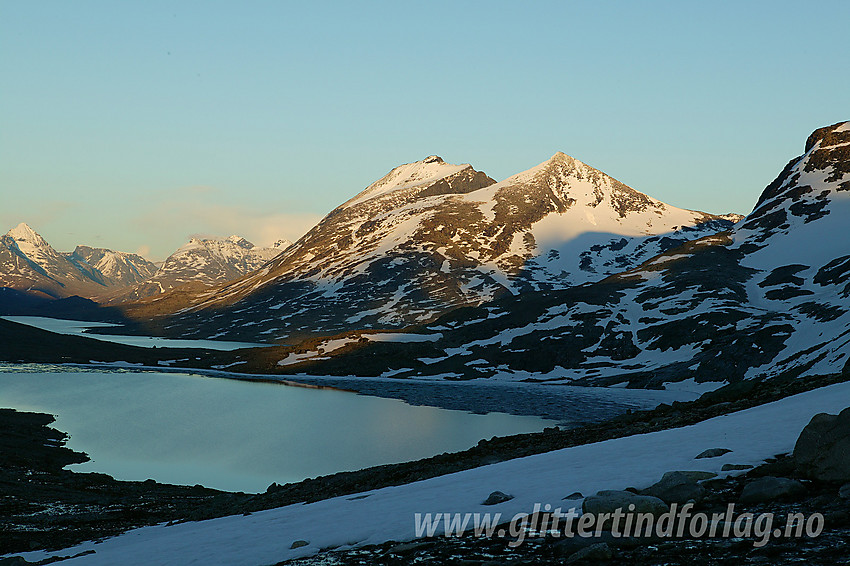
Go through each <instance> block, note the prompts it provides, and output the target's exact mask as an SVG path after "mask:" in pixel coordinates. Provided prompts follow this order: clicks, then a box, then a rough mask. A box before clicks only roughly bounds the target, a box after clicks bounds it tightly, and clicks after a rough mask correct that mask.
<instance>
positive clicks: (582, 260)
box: [173, 152, 732, 339]
mask: <svg viewBox="0 0 850 566" xmlns="http://www.w3.org/2000/svg"><path fill="white" fill-rule="evenodd" d="M731 225H732V223H731V222H729V221H728V220H722V219H719V218H717V217H715V216H712V215H709V214H705V213H701V212H695V211H690V210H683V209H679V208H676V207H672V206H669V205H665V204H664V203H661V202H660V201H657V200H655V199H652V198H651V197H648V196H646V195H644V194H643V193H640V192H638V191H636V190H634V189H631V188H630V187H628V186H626V185H624V184H623V183H620V182H619V181H617V180H616V179H613V178H611V177H609V176H608V175H605V174H604V173H602V172H600V171H598V170H596V169H594V168H592V167H590V166H588V165H586V164H584V163H582V162H580V161H578V160H577V159H574V158H572V157H570V156H568V155H566V154H564V153H562V152H558V153H556V154H555V155H553V156H552V157H551V158H549V159H548V160H546V161H544V162H543V163H541V164H539V165H537V166H535V167H533V168H531V169H529V170H528V171H524V172H522V173H519V174H517V175H514V176H512V177H509V178H508V179H505V180H504V181H502V182H500V183H496V182H495V181H494V180H493V179H491V178H490V177H488V176H487V175H486V174H484V173H483V172H480V171H476V170H475V169H473V168H472V166H470V165H467V164H463V165H452V164H448V163H445V162H444V161H443V160H442V159H441V158H439V157H437V156H430V157H427V158H425V159H423V160H421V161H416V162H413V163H407V164H404V165H400V166H399V167H396V168H394V169H393V170H392V171H390V173H388V174H387V175H385V176H384V177H382V178H381V179H379V180H378V181H376V182H375V183H372V184H371V185H369V187H367V188H366V190H364V191H362V192H361V193H360V194H358V195H357V196H355V197H354V198H353V199H351V200H349V201H348V202H346V203H344V204H343V205H341V206H339V207H338V208H336V209H335V210H333V211H332V212H331V213H330V214H328V215H327V216H326V217H325V218H324V219H322V221H321V222H319V224H317V225H316V226H315V227H314V228H313V229H312V230H310V231H309V232H308V233H307V234H306V235H305V236H304V237H302V238H301V239H300V240H299V241H298V242H296V243H295V244H294V245H293V246H291V247H289V248H288V249H287V250H286V252H285V253H282V254H281V255H280V256H278V257H277V258H275V259H274V260H273V261H271V262H270V263H269V264H268V265H267V266H265V267H264V268H263V269H261V270H258V271H256V272H254V273H251V274H249V275H247V276H245V277H243V278H241V279H239V280H237V281H234V282H232V283H230V284H228V285H227V286H226V287H223V288H216V289H215V290H212V291H203V292H200V293H198V294H197V295H195V296H192V297H191V298H188V299H187V297H186V296H183V297H180V299H179V303H180V304H181V307H180V308H181V309H182V312H183V313H185V314H183V315H181V317H185V318H186V319H187V320H188V319H190V318H191V319H196V320H197V322H196V320H191V321H189V324H190V325H192V326H194V325H196V324H200V325H205V324H206V321H205V320H204V318H205V314H204V311H205V310H206V308H215V309H217V310H218V309H220V308H221V306H220V305H234V303H239V312H240V314H239V315H238V316H236V317H234V318H233V319H232V320H231V319H230V318H228V316H229V315H228V314H227V313H224V314H221V315H220V316H218V317H217V320H216V323H218V322H219V321H220V322H221V323H224V324H226V327H222V328H215V330H214V331H212V332H209V334H216V333H219V332H224V333H227V332H234V333H237V332H251V333H252V335H253V336H254V337H255V338H260V339H262V338H263V337H266V336H269V334H272V333H274V335H275V336H280V337H283V336H287V335H288V334H287V333H288V332H298V331H305V330H307V331H315V332H329V331H339V330H344V329H349V328H351V327H352V326H356V327H360V328H368V327H376V326H378V327H398V326H404V325H407V324H412V323H420V322H423V321H427V320H431V319H433V318H434V317H435V316H437V315H439V314H440V313H442V312H445V311H446V310H449V309H452V308H456V307H459V306H466V305H476V304H480V303H481V302H483V301H487V300H491V299H493V298H495V297H497V296H500V295H503V294H517V293H523V292H525V291H533V290H545V289H557V288H564V287H568V286H571V285H576V284H580V283H583V282H585V281H589V280H593V279H600V278H604V277H605V276H606V275H609V274H612V273H616V272H617V271H620V270H622V269H624V268H625V267H628V266H630V265H634V264H636V263H639V262H640V261H642V259H644V258H646V257H651V256H652V255H655V254H657V253H659V252H660V251H664V250H666V249H669V248H670V247H671V246H674V245H678V244H680V243H683V242H686V241H689V240H692V239H695V238H698V237H700V236H702V235H707V234H712V233H715V232H717V231H719V230H723V229H728V228H729V227H731ZM255 293H256V298H253V297H252V295H253V294H255ZM187 300H188V301H190V302H191V303H194V304H193V305H191V306H187V305H186V304H185V303H186V301H187ZM225 308H229V307H225ZM219 312H222V313H223V312H224V311H219ZM258 320H259V321H260V322H256V321H258ZM245 322H250V323H251V324H244V323H245ZM178 327H179V328H180V332H191V331H193V330H195V328H197V327H195V328H191V327H190V328H185V327H183V326H182V325H180V324H179V323H174V324H173V328H178ZM206 331H207V330H206V329H204V330H201V332H206Z"/></svg>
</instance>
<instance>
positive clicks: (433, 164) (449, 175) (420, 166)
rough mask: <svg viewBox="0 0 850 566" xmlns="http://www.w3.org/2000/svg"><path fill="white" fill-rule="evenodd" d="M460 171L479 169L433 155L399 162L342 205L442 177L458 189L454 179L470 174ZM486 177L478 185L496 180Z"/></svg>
mask: <svg viewBox="0 0 850 566" xmlns="http://www.w3.org/2000/svg"><path fill="white" fill-rule="evenodd" d="M461 173H466V174H467V175H468V174H470V173H478V172H476V171H475V170H474V169H473V168H472V166H471V165H469V164H468V163H464V164H461V165H453V164H451V163H446V162H445V161H443V159H442V158H441V157H439V156H437V155H430V156H428V157H426V158H425V159H423V160H421V161H414V162H413V163H405V164H404V165H399V166H398V167H395V168H394V169H392V170H391V171H390V172H389V173H387V174H386V175H384V176H383V177H381V178H380V179H378V180H377V181H375V182H374V183H372V184H371V185H369V186H368V187H366V188H365V189H364V190H363V191H362V192H361V193H360V194H358V195H357V196H355V197H354V198H353V199H351V200H349V201H348V202H346V203H345V204H343V205H342V207H340V208H350V207H354V206H357V205H359V204H362V203H364V202H367V201H370V200H373V199H376V198H378V197H382V196H385V195H388V194H390V193H394V192H396V191H402V190H404V189H413V188H416V187H427V186H430V185H434V184H435V183H437V182H438V181H441V180H444V181H446V183H447V184H448V185H449V188H451V189H455V190H456V189H457V187H455V186H453V185H455V184H456V183H452V181H453V180H455V178H456V177H465V176H467V175H459V174H461ZM479 175H483V174H479ZM483 177H484V178H486V180H485V179H484V178H482V179H481V182H480V183H479V184H481V185H486V184H492V183H495V181H494V180H492V179H490V178H489V177H486V175H484V176H483ZM465 188H467V190H468V188H469V187H465ZM418 196H422V195H418Z"/></svg>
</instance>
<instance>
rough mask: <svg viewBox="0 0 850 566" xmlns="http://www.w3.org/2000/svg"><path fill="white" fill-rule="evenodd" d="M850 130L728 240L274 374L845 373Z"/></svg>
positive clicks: (818, 138)
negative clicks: (412, 336)
mask: <svg viewBox="0 0 850 566" xmlns="http://www.w3.org/2000/svg"><path fill="white" fill-rule="evenodd" d="M848 218H850V122H841V123H838V124H835V125H832V126H829V127H826V128H821V129H819V130H817V131H815V132H814V133H813V134H812V136H811V137H810V138H809V140H808V141H807V143H806V145H805V153H804V154H803V155H801V156H799V157H797V158H794V159H793V160H791V162H790V163H789V164H788V166H786V167H785V169H784V170H783V171H782V172H781V173H780V175H779V176H778V177H777V179H776V180H775V181H773V182H772V183H770V184H769V185H768V186H767V188H766V189H765V190H764V192H763V193H762V196H761V198H760V199H759V201H758V203H757V204H756V206H755V209H754V210H753V212H752V213H751V214H750V215H748V216H747V217H746V218H745V219H744V220H743V221H741V222H739V223H737V224H736V225H735V226H733V227H731V228H730V229H728V230H725V231H722V232H719V233H717V234H713V235H709V236H705V237H702V238H699V239H696V240H694V241H690V242H686V243H684V244H682V245H679V246H677V247H673V248H670V249H668V250H667V251H665V252H664V253H662V254H660V255H657V256H655V257H652V258H650V259H648V260H645V261H643V262H642V263H641V264H640V265H637V266H634V267H631V268H629V269H625V270H622V271H621V272H619V273H615V274H612V275H610V276H608V277H606V278H604V279H601V280H599V281H595V282H588V283H584V284H581V285H576V286H573V287H569V288H566V289H554V290H544V291H538V292H530V293H524V294H520V295H517V296H504V297H502V298H500V299H498V300H496V301H492V302H489V303H485V304H483V305H481V306H479V307H473V308H468V309H461V310H457V311H455V312H452V313H449V314H447V315H444V316H443V317H442V318H440V319H438V320H436V321H435V322H433V323H430V324H426V325H423V326H421V327H420V328H419V330H418V331H419V332H421V333H423V334H424V336H420V337H419V338H417V339H416V341H411V339H410V338H406V337H401V336H399V337H398V338H393V335H392V334H386V335H385V336H383V337H380V338H377V337H374V336H369V335H367V334H364V333H355V334H352V335H349V336H338V337H336V338H334V339H333V340H332V341H327V342H324V343H321V344H316V345H314V346H311V347H309V348H306V349H304V348H302V351H301V352H300V353H298V354H297V356H293V355H287V356H286V357H285V358H282V359H281V360H280V361H279V362H278V365H279V366H280V367H279V371H293V372H304V371H309V372H311V373H317V374H343V375H347V374H351V373H356V374H358V375H383V376H393V377H402V378H403V377H410V378H426V379H433V378H449V379H471V378H478V377H483V378H496V379H516V380H527V379H531V380H535V381H547V382H561V383H573V384H579V385H607V386H612V385H619V386H628V387H660V386H662V385H663V384H665V383H669V382H677V381H690V380H693V381H694V382H711V381H730V382H734V381H740V380H744V379H746V380H762V379H771V378H784V379H790V378H794V377H796V376H798V375H803V374H806V375H817V374H824V375H825V374H833V373H836V372H840V371H842V370H845V371H846V370H847V369H848V368H850V365H848V364H850V247H848V244H847V240H846V238H843V237H841V235H840V234H842V233H843V227H844V226H846V223H847V221H848V220H847V219H848Z"/></svg>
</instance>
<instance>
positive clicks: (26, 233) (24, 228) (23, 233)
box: [6, 222, 49, 253]
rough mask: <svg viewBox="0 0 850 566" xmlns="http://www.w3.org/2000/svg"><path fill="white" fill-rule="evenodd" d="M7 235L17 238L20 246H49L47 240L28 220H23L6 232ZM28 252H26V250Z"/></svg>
mask: <svg viewBox="0 0 850 566" xmlns="http://www.w3.org/2000/svg"><path fill="white" fill-rule="evenodd" d="M6 235H7V236H9V237H10V238H12V239H13V240H15V242H16V243H17V244H18V247H21V248H22V251H23V248H24V247H29V248H44V247H48V245H49V244H48V243H47V241H46V240H45V239H44V238H42V237H41V235H39V234H38V233H37V232H36V231H35V230H33V229H32V228H31V227H30V225H29V224H27V223H26V222H21V223H20V224H18V225H17V226H15V227H14V228H12V229H11V230H9V231H8V232H7V233H6ZM25 253H26V252H25Z"/></svg>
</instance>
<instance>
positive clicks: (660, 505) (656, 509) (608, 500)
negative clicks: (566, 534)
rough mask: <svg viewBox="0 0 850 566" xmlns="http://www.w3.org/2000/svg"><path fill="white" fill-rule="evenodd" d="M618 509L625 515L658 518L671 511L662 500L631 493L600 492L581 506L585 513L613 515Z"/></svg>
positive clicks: (588, 498)
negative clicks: (633, 513) (631, 513)
mask: <svg viewBox="0 0 850 566" xmlns="http://www.w3.org/2000/svg"><path fill="white" fill-rule="evenodd" d="M629 505H634V506H635V507H634V510H630V509H629ZM617 509H622V511H623V512H624V513H628V512H630V511H633V512H635V513H651V514H652V515H655V516H658V515H662V514H664V513H666V512H667V511H669V508H668V507H667V504H666V503H664V501H662V500H661V499H659V498H657V497H654V496H651V495H635V494H634V493H632V492H630V491H614V490H606V491H600V492H599V493H597V494H596V495H591V496H590V497H586V498H585V500H584V501H583V502H582V504H581V510H582V512H583V513H593V514H594V515H599V514H600V513H613V512H614V511H616V510H617Z"/></svg>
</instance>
